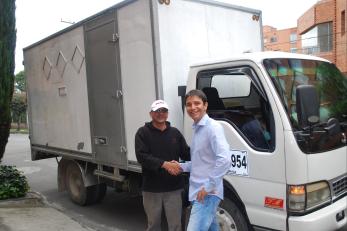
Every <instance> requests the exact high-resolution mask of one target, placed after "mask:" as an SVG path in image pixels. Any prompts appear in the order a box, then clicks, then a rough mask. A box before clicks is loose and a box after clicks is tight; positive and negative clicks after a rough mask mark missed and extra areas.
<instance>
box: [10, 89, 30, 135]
mask: <svg viewBox="0 0 347 231" xmlns="http://www.w3.org/2000/svg"><path fill="white" fill-rule="evenodd" d="M11 110H12V118H13V121H14V122H16V123H17V131H19V129H20V123H21V122H22V121H25V119H26V110H27V102H26V95H25V94H23V93H22V94H16V93H15V94H14V95H13V98H12V102H11Z"/></svg>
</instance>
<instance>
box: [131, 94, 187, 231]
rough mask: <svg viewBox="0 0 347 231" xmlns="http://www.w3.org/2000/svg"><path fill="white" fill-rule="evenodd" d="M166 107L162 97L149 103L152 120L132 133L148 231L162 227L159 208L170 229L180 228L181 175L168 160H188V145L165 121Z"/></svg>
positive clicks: (176, 166) (182, 180)
mask: <svg viewBox="0 0 347 231" xmlns="http://www.w3.org/2000/svg"><path fill="white" fill-rule="evenodd" d="M168 113H169V107H168V105H167V103H166V102H165V101H163V100H156V101H154V102H153V103H152V106H151V111H150V113H149V114H150V116H151V118H152V121H151V122H147V123H145V125H144V126H143V127H141V128H139V129H138V131H137V133H136V135H135V151H136V157H137V160H138V161H139V163H140V164H141V166H142V196H143V206H144V209H145V212H146V215H147V222H148V226H147V229H146V230H147V231H151V230H155V231H158V230H161V216H162V208H163V207H164V209H165V215H166V218H167V223H168V230H169V231H179V230H181V227H182V225H181V217H182V190H183V187H184V178H183V176H182V175H179V173H180V171H181V170H180V167H179V166H178V165H177V164H175V163H173V162H171V161H173V160H174V161H179V159H182V160H190V154H189V147H188V145H187V143H186V141H185V139H184V137H183V135H182V134H181V133H180V132H179V130H178V129H177V128H174V127H171V125H170V123H169V122H168V121H167V118H168Z"/></svg>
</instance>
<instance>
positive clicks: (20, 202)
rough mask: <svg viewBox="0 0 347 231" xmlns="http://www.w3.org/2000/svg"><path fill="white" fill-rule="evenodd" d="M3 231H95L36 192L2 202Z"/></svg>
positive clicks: (0, 220) (0, 227)
mask: <svg viewBox="0 0 347 231" xmlns="http://www.w3.org/2000/svg"><path fill="white" fill-rule="evenodd" d="M0 230H1V231H32V230H35V231H47V230H51V231H56V230H59V231H71V230H74V231H94V230H93V229H91V228H87V227H83V226H82V225H81V224H79V223H78V222H76V221H74V220H72V219H71V218H70V217H68V216H66V215H65V214H64V213H63V212H61V211H58V210H57V209H54V208H52V207H50V206H49V205H48V203H46V202H45V201H44V199H43V197H42V196H41V195H40V194H39V193H36V192H29V193H27V196H26V197H24V198H18V199H10V200H0Z"/></svg>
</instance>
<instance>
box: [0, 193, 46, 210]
mask: <svg viewBox="0 0 347 231" xmlns="http://www.w3.org/2000/svg"><path fill="white" fill-rule="evenodd" d="M44 206H45V202H44V199H43V196H42V195H41V194H40V193H38V192H27V194H26V195H25V197H19V198H12V199H6V200H0V208H29V207H44Z"/></svg>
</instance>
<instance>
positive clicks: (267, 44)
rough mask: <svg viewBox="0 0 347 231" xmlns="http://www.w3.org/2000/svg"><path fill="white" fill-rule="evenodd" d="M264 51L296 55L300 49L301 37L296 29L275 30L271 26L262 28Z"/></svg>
mask: <svg viewBox="0 0 347 231" xmlns="http://www.w3.org/2000/svg"><path fill="white" fill-rule="evenodd" d="M263 37H264V49H265V50H266V51H286V52H292V53H297V52H298V49H301V36H300V35H299V34H298V33H297V28H296V27H295V28H289V29H283V30H277V29H276V28H274V27H271V26H263Z"/></svg>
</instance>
